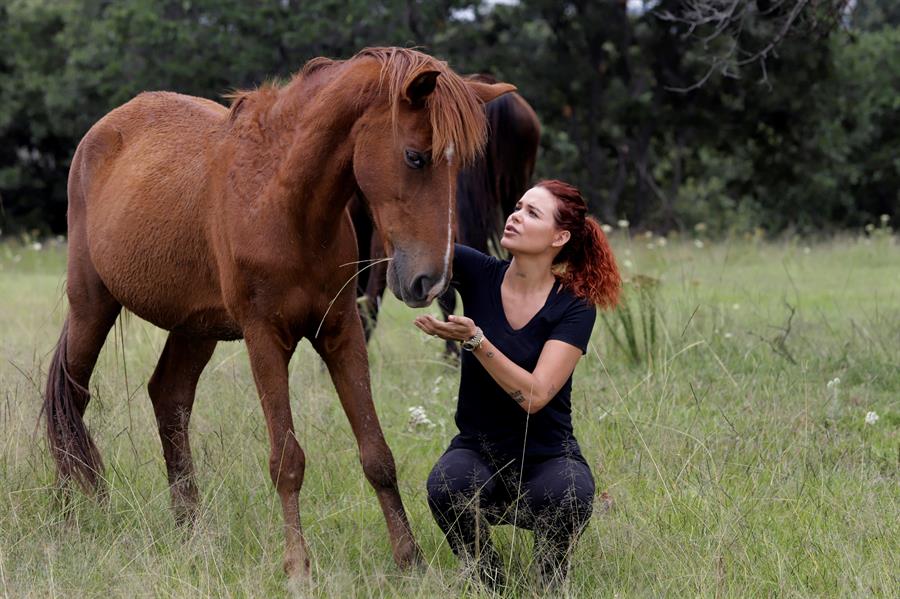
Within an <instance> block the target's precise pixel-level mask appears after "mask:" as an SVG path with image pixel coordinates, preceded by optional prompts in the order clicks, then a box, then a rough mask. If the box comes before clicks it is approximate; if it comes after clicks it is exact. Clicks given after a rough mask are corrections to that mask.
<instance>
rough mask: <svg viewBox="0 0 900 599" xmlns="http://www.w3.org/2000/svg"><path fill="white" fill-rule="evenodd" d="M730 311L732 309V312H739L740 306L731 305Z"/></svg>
mask: <svg viewBox="0 0 900 599" xmlns="http://www.w3.org/2000/svg"><path fill="white" fill-rule="evenodd" d="M731 309H732V310H740V309H741V305H740V304H731Z"/></svg>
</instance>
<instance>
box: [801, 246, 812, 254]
mask: <svg viewBox="0 0 900 599" xmlns="http://www.w3.org/2000/svg"><path fill="white" fill-rule="evenodd" d="M811 251H812V249H810V247H809V246H806V247H804V248H803V253H804V254H809V253H810V252H811Z"/></svg>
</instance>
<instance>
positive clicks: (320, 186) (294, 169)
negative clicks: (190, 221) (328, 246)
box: [260, 65, 377, 238]
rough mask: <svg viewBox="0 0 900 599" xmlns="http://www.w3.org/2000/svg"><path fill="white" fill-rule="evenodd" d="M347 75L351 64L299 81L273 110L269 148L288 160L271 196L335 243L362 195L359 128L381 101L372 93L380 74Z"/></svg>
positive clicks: (307, 228)
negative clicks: (350, 205)
mask: <svg viewBox="0 0 900 599" xmlns="http://www.w3.org/2000/svg"><path fill="white" fill-rule="evenodd" d="M345 71H346V69H345V65H335V66H334V67H330V68H328V69H325V72H316V73H313V74H312V75H311V76H309V77H308V79H309V80H304V79H307V78H301V77H298V78H296V79H295V80H294V81H292V82H291V83H289V84H288V85H287V86H285V87H284V88H282V89H280V90H279V92H278V95H277V98H276V99H275V101H274V102H273V103H272V105H271V106H270V108H269V110H268V115H267V118H268V120H269V124H270V126H269V129H271V130H273V131H276V132H277V133H276V134H275V139H271V140H269V142H268V143H267V145H268V147H269V148H275V149H276V151H278V152H279V153H280V155H281V156H282V158H280V159H277V160H276V161H277V167H276V169H275V172H274V173H273V177H272V179H271V180H270V182H269V185H268V189H267V193H266V195H267V196H268V197H269V198H270V199H271V201H273V202H276V203H277V204H279V205H280V206H279V208H280V209H284V210H287V211H288V213H290V214H291V215H292V217H293V220H294V221H295V222H296V223H297V227H298V228H300V229H301V230H302V231H304V233H306V235H309V234H310V233H312V234H313V235H315V236H317V237H326V238H330V237H331V236H332V235H333V231H334V229H335V228H336V227H337V226H338V224H339V223H340V217H341V215H342V213H343V211H344V208H345V207H346V205H347V202H348V201H349V200H350V197H351V196H352V195H353V193H354V191H356V180H355V177H354V175H353V150H354V135H353V126H354V125H355V123H356V121H357V120H358V119H359V117H360V116H361V115H362V114H363V113H364V111H365V110H366V108H367V107H368V105H369V103H370V102H371V101H374V99H375V98H374V94H372V93H370V92H368V91H367V90H371V89H373V86H372V85H369V83H372V82H373V81H374V82H375V83H377V71H375V72H374V74H373V73H372V72H371V71H372V69H368V71H370V72H368V73H366V72H365V71H363V72H361V73H359V72H356V73H354V72H350V73H347V72H345ZM357 71H358V70H357ZM366 75H368V76H366ZM338 78H340V79H341V84H338V83H339V82H338V81H337V80H338ZM356 90H364V93H363V95H362V96H360V95H359V94H358V93H357V91H356ZM260 150H262V149H261V148H260ZM270 151H271V150H270Z"/></svg>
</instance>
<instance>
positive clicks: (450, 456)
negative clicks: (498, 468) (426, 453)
mask: <svg viewBox="0 0 900 599" xmlns="http://www.w3.org/2000/svg"><path fill="white" fill-rule="evenodd" d="M491 475H492V472H491V470H490V468H489V467H488V466H487V464H485V463H484V461H483V460H482V459H481V457H480V456H479V455H478V454H477V453H476V452H474V451H470V450H464V449H453V450H450V451H448V452H447V453H445V454H444V455H443V456H441V458H440V459H439V460H438V462H437V464H435V466H434V468H432V470H431V473H430V474H429V475H428V482H427V483H426V489H427V491H428V505H429V506H431V508H432V510H434V509H439V510H441V511H446V510H449V509H454V510H459V509H460V508H463V507H465V504H468V503H471V502H473V501H475V498H476V497H478V496H480V495H483V494H484V493H485V492H486V491H489V489H490V487H491V485H490V481H491Z"/></svg>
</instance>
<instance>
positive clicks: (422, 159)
mask: <svg viewBox="0 0 900 599" xmlns="http://www.w3.org/2000/svg"><path fill="white" fill-rule="evenodd" d="M404 157H405V158H406V165H407V166H408V167H409V168H413V169H420V168H424V167H425V165H426V164H428V157H427V156H426V155H425V154H423V153H421V152H416V151H415V150H406V152H405V154H404Z"/></svg>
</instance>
